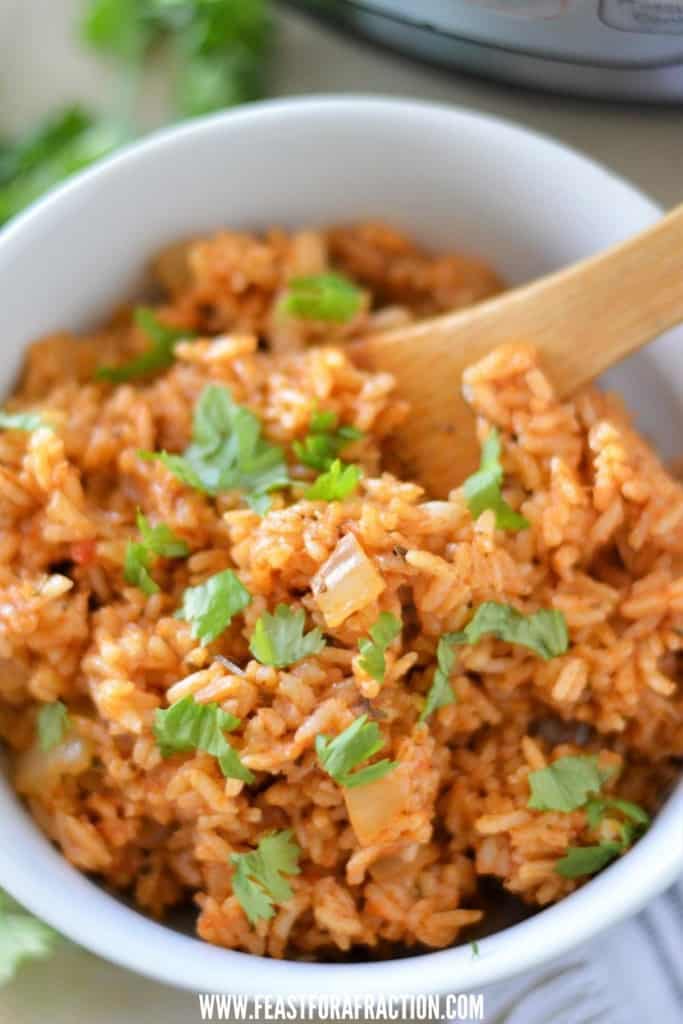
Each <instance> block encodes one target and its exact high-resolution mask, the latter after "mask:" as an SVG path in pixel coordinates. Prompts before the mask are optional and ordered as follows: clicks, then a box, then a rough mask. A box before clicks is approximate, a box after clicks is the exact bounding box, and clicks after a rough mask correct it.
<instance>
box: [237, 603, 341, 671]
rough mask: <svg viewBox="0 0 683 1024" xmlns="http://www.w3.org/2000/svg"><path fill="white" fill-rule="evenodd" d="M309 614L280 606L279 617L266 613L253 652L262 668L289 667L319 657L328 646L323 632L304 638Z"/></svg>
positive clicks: (256, 631) (259, 622) (260, 620)
mask: <svg viewBox="0 0 683 1024" xmlns="http://www.w3.org/2000/svg"><path fill="white" fill-rule="evenodd" d="M305 622H306V613H305V612H304V611H303V610H302V609H300V610H299V611H296V612H295V611H294V610H293V609H292V608H290V607H289V605H286V604H279V605H278V606H277V608H276V609H275V614H274V615H271V614H270V613H269V612H264V613H263V615H261V616H260V617H259V618H258V619H257V621H256V626H255V627H254V633H253V635H252V638H251V643H250V644H249V650H250V651H251V653H252V654H253V655H254V657H255V658H256V660H257V661H260V662H261V664H262V665H274V666H275V667H276V668H287V667H288V666H289V665H294V664H295V663H296V662H297V661H301V660H302V659H303V658H308V657H310V656H311V655H312V654H318V653H319V652H320V651H322V649H323V647H324V646H325V640H324V638H323V635H322V631H321V630H320V629H317V628H316V629H312V630H311V631H310V633H306V634H305V635H304V626H305Z"/></svg>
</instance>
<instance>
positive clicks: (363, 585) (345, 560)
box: [311, 533, 385, 627]
mask: <svg viewBox="0 0 683 1024" xmlns="http://www.w3.org/2000/svg"><path fill="white" fill-rule="evenodd" d="M384 587H385V583H384V580H383V579H382V576H381V574H380V573H379V571H378V569H377V568H376V567H375V565H374V563H373V562H372V561H371V560H370V559H369V558H368V556H367V555H366V554H365V552H364V551H363V548H362V547H361V545H360V544H359V542H358V540H357V538H356V537H355V535H354V534H353V533H347V534H346V536H345V537H342V539H341V540H340V541H339V543H338V544H337V546H336V548H335V549H334V551H333V552H332V554H331V555H330V557H329V558H328V559H327V561H326V562H325V563H324V565H322V566H321V567H320V569H319V570H318V572H317V574H316V575H315V577H314V578H313V582H312V584H311V590H312V591H313V596H314V597H315V599H316V601H317V603H318V607H319V608H320V611H321V612H322V613H323V615H324V616H325V621H326V623H327V625H328V626H331V627H335V626H339V625H341V623H342V622H344V621H345V619H348V617H349V616H350V615H353V614H354V612H357V611H360V609H361V608H365V606H366V605H368V604H371V603H372V602H373V601H375V600H376V599H377V598H378V597H379V595H380V594H381V593H382V591H383V590H384Z"/></svg>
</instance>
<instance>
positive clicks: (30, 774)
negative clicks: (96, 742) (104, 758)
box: [14, 735, 92, 796]
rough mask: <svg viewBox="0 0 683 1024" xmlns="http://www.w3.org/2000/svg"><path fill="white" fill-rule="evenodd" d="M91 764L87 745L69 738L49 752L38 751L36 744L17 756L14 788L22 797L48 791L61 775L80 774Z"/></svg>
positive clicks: (90, 752) (77, 737)
mask: <svg viewBox="0 0 683 1024" xmlns="http://www.w3.org/2000/svg"><path fill="white" fill-rule="evenodd" d="M91 761H92V749H91V746H90V744H89V743H88V742H87V741H86V740H84V739H83V738H82V737H81V736H78V735H71V736H67V738H66V739H65V740H64V741H63V742H62V743H60V744H59V746H57V747H53V749H52V750H47V751H45V750H41V749H40V747H39V746H38V744H37V743H35V744H34V745H33V746H32V747H29V749H28V750H26V751H24V753H23V754H20V755H19V757H18V758H17V761H16V769H15V776H14V785H15V786H16V789H17V792H19V793H21V794H22V795H23V796H40V795H41V794H43V795H44V794H45V793H49V792H51V791H52V790H53V789H54V788H55V787H56V786H57V785H58V784H59V783H60V781H61V779H62V777H63V776H64V775H80V774H81V772H84V771H87V769H88V768H89V767H90V763H91Z"/></svg>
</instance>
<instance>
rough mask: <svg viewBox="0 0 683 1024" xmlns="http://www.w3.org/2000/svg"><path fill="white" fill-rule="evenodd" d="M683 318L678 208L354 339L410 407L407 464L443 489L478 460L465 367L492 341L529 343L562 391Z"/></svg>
mask: <svg viewBox="0 0 683 1024" xmlns="http://www.w3.org/2000/svg"><path fill="white" fill-rule="evenodd" d="M681 321H683V205H682V206H679V207H677V208H676V209H675V210H674V211H673V212H672V213H670V214H669V215H668V216H666V217H664V218H663V219H662V220H661V221H659V222H658V223H657V224H655V225H654V226H653V227H652V228H649V229H648V230H647V231H644V232H643V233H642V234H640V235H638V236H636V237H635V238H633V239H630V240H629V241H627V242H624V243H622V244H620V245H617V246H615V247H614V248H612V249H609V250H607V251H606V252H604V253H600V254H599V255H597V256H593V257H591V258H590V259H587V260H584V261H583V262H581V263H578V264H575V265H574V266H571V267H568V268H567V269H565V270H561V271H559V272H558V273H555V274H552V275H550V276H549V277H545V278H542V279H541V280H539V281H535V282H534V283H532V284H529V285H525V286H524V287H521V288H517V289H515V290H514V291H511V292H508V293H506V294H503V295H501V296H500V297H498V298H495V299H491V300H489V301H488V302H484V303H481V304H480V305H478V306H475V307H472V308H471V309H468V310H464V311H462V312H458V313H449V314H447V315H445V316H441V317H436V318H434V319H431V320H425V321H423V322H422V323H418V324H414V325H411V326H409V327H407V328H399V329H396V330H394V331H387V332H386V333H384V334H378V335H373V336H371V337H369V338H367V339H364V340H363V341H361V342H359V343H358V346H357V349H356V354H357V358H358V359H359V361H360V362H361V363H362V364H363V365H366V366H370V367H373V368H375V367H376V368H377V369H382V370H388V371H389V372H391V373H393V374H394V375H395V376H396V378H397V381H398V388H399V393H400V394H401V395H403V396H404V397H406V398H407V399H409V400H410V401H411V402H412V405H413V415H412V416H411V418H410V421H409V423H408V424H407V425H406V426H405V427H404V428H402V429H401V430H400V431H399V432H398V436H397V438H396V441H397V445H396V447H397V451H398V452H399V454H400V455H401V456H402V457H403V459H404V462H405V466H406V469H407V470H408V471H409V472H412V473H415V474H416V475H417V478H418V479H419V480H420V481H421V482H423V483H424V484H425V485H426V486H427V487H428V488H429V489H430V491H432V493H434V494H436V495H444V494H446V493H447V492H448V490H449V489H450V488H451V487H453V486H456V485H457V484H458V483H459V482H460V481H461V480H462V478H463V476H464V475H465V474H466V473H467V472H470V471H471V469H472V468H473V467H474V465H476V460H477V457H478V451H477V448H476V445H475V444H474V434H473V431H474V424H473V416H472V413H471V411H470V410H469V409H468V407H467V406H466V404H465V402H464V400H463V399H462V396H461V391H460V381H461V377H462V372H463V370H464V369H465V368H466V367H467V366H469V365H470V364H471V363H473V362H476V361H477V360H478V359H480V358H481V357H482V356H484V355H486V354H487V353H488V352H490V351H491V350H492V349H494V348H495V347H496V346H497V345H500V344H502V343H504V342H510V341H527V342H531V343H532V344H534V345H536V346H537V348H538V349H539V351H540V353H541V359H542V365H543V367H544V369H545V370H546V372H547V373H548V375H549V376H550V379H551V380H552V382H553V384H554V386H555V387H556V389H557V391H558V393H559V394H560V395H567V394H569V393H571V392H572V391H574V390H575V389H576V388H577V387H580V386H581V385H582V384H585V383H587V382H588V381H590V380H592V379H593V378H594V377H596V376H598V374H600V373H602V371H603V370H605V369H607V367H609V366H612V365H613V364H614V363H616V362H618V361H619V360H620V359H622V358H624V357H625V356H627V355H629V354H630V353H632V352H634V351H635V350H636V349H638V348H640V347H641V346H642V345H644V344H645V343H646V342H648V341H651V340H652V339H653V338H656V337H657V336H658V335H659V334H661V333H662V332H663V331H665V330H666V329H667V328H669V327H672V326H673V325H674V324H677V323H679V322H681Z"/></svg>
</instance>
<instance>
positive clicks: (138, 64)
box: [0, 0, 272, 227]
mask: <svg viewBox="0 0 683 1024" xmlns="http://www.w3.org/2000/svg"><path fill="white" fill-rule="evenodd" d="M79 38H80V39H81V40H82V42H83V43H84V45H85V46H87V47H88V48H90V49H92V50H93V51H94V52H95V53H97V54H99V55H100V56H101V57H105V58H108V59H109V60H112V61H114V62H115V64H116V65H117V66H118V68H119V69H120V79H119V82H118V87H117V94H118V96H119V98H121V97H122V98H123V100H124V104H123V109H121V103H120V99H119V102H117V104H116V106H117V108H118V109H117V110H116V115H115V116H114V115H112V114H108V115H106V116H102V115H96V114H94V113H92V112H90V111H88V110H86V109H84V108H83V107H81V106H80V105H75V104H74V105H70V106H68V107H66V108H64V109H63V110H60V111H57V112H55V113H52V114H50V115H49V116H48V117H46V118H45V119H43V120H42V121H41V122H40V123H39V124H38V125H36V126H35V127H34V128H32V129H30V130H29V131H28V132H26V133H25V134H24V135H23V136H21V137H19V138H17V139H2V138H0V227H1V226H2V225H3V224H5V223H6V222H7V221H8V220H10V218H11V217H13V216H14V215H15V214H16V213H19V211H20V210H22V209H23V208H24V207H25V206H28V205H29V204H30V203H32V202H33V200H34V199H37V198H38V197H39V196H40V195H42V194H43V193H44V192H46V191H47V190H48V189H50V188H52V187H53V186H54V185H57V184H59V182H61V181H63V180H64V179H65V178H68V177H69V176H70V175H71V174H74V173H75V172H76V171H79V170H82V169H83V168H84V167H87V166H88V165H89V164H91V163H94V161H95V160H98V159H99V158H100V157H102V156H105V155H106V154H107V153H110V152H112V150H114V149H115V148H116V147H117V146H119V145H121V144H122V143H123V142H125V141H127V140H129V139H130V138H132V137H133V136H134V134H135V130H134V120H135V119H134V107H135V100H136V96H137V86H138V83H139V79H140V74H141V71H142V69H143V67H144V65H145V62H146V61H147V59H148V57H149V56H150V54H152V53H153V51H154V49H155V48H156V47H157V46H158V45H159V44H161V43H163V42H167V43H168V44H169V45H170V47H171V50H172V57H173V59H172V61H171V63H172V66H173V70H172V85H171V91H172V99H173V102H172V107H173V110H174V112H175V114H176V115H177V116H179V117H181V118H183V117H196V116H198V115H200V114H204V113H208V112H210V111H214V110H221V109H223V108H225V107H232V106H235V105H237V104H239V103H245V102H247V101H249V100H254V99H258V98H259V97H261V96H262V95H263V94H264V92H265V79H266V70H267V60H268V54H269V50H270V44H271V39H272V20H271V14H270V5H269V2H268V0H86V3H85V5H84V10H83V16H82V19H81V23H80V25H79Z"/></svg>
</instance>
